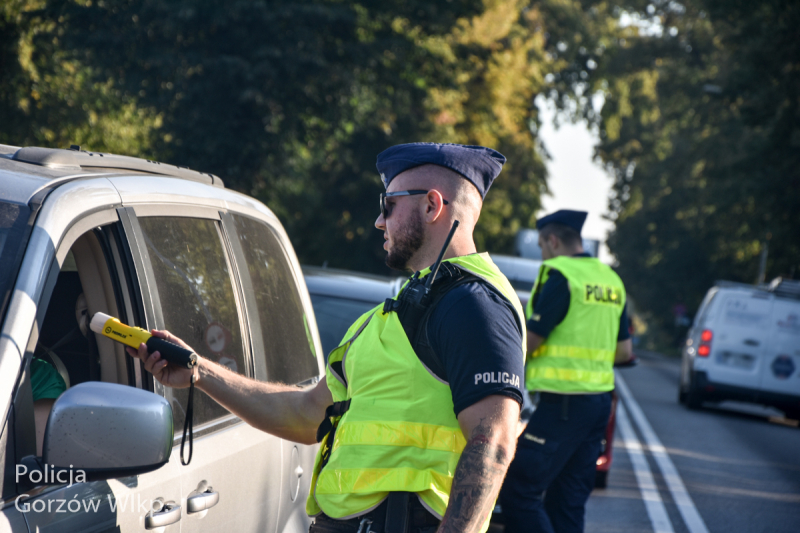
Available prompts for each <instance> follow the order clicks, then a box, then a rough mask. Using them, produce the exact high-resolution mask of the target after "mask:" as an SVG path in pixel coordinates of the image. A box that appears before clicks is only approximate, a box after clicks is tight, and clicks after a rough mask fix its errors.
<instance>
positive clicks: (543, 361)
mask: <svg viewBox="0 0 800 533" xmlns="http://www.w3.org/2000/svg"><path fill="white" fill-rule="evenodd" d="M551 270H557V271H559V272H560V273H561V274H562V275H563V276H564V277H565V278H566V279H567V283H568V285H569V291H570V301H569V310H568V311H567V316H566V317H564V320H563V321H562V322H561V323H560V324H558V325H557V326H556V327H555V328H554V329H553V331H551V332H550V335H548V337H547V339H545V341H544V343H542V345H541V346H539V348H538V349H537V350H536V351H535V352H534V353H533V354H531V355H530V356H529V357H528V360H527V362H526V365H525V386H526V388H527V389H528V390H531V391H548V392H556V393H597V392H606V391H610V390H612V389H613V388H614V370H613V366H614V353H615V352H616V348H617V335H618V333H619V320H620V317H621V316H622V310H623V308H624V307H625V287H624V286H623V284H622V281H621V280H620V279H619V276H617V274H616V273H615V272H614V271H613V270H611V268H610V267H608V266H607V265H604V264H603V263H601V262H600V261H599V260H597V259H595V258H593V257H565V256H560V257H556V258H553V259H548V260H546V261H544V262H543V263H542V266H541V270H540V271H539V277H538V279H537V282H536V285H535V286H534V288H533V291H532V293H531V299H530V302H529V304H528V308H527V316H528V317H530V316H531V315H532V313H534V309H533V300H534V295H535V294H536V293H537V290H538V289H539V288H541V286H542V285H544V283H545V281H546V280H547V279H548V277H549V274H550V271H551Z"/></svg>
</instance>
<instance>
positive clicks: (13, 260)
mask: <svg viewBox="0 0 800 533" xmlns="http://www.w3.org/2000/svg"><path fill="white" fill-rule="evenodd" d="M30 214H31V211H30V209H29V208H28V206H27V205H19V204H11V203H6V202H0V298H1V299H0V317H1V316H3V315H4V314H5V310H6V305H8V300H9V296H10V294H11V288H12V286H13V284H14V280H15V279H16V274H17V269H18V268H19V263H20V261H21V260H22V254H21V253H20V251H21V250H22V247H23V245H24V239H25V238H26V235H27V232H26V229H27V225H28V218H29V217H30Z"/></svg>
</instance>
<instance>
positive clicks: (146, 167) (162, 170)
mask: <svg viewBox="0 0 800 533" xmlns="http://www.w3.org/2000/svg"><path fill="white" fill-rule="evenodd" d="M11 159H13V160H14V161H20V162H22V163H31V164H34V165H40V166H43V167H48V168H56V169H64V170H69V169H72V168H74V169H76V170H77V169H86V168H91V169H108V170H135V171H138V172H147V173H149V174H156V175H160V176H170V177H174V178H181V179H185V180H191V181H197V182H200V183H206V184H208V185H214V186H216V187H225V183H224V182H223V181H222V179H220V178H219V177H218V176H215V175H214V174H208V173H205V172H198V171H196V170H192V169H190V168H189V167H180V166H175V165H169V164H167V163H160V162H158V161H152V160H150V159H139V158H138V157H129V156H125V155H116V154H106V153H101V152H89V151H87V150H81V147H80V146H77V145H74V144H73V145H72V146H71V147H70V148H69V149H68V150H63V149H60V148H40V147H37V146H28V147H25V148H20V149H19V150H17V151H16V152H15V153H14V155H13V156H12V157H11Z"/></svg>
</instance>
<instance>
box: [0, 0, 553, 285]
mask: <svg viewBox="0 0 800 533" xmlns="http://www.w3.org/2000/svg"><path fill="white" fill-rule="evenodd" d="M528 4H529V2H528V1H527V0H486V1H485V2H481V1H475V0H472V1H464V2H451V1H447V2H423V1H397V0H389V1H385V0H384V1H380V2H378V1H374V0H367V1H364V2H361V3H343V2H340V1H336V0H306V1H301V2H296V1H295V2H284V1H255V2H254V1H249V0H248V1H232V2H226V3H219V2H211V1H208V0H184V1H178V2H165V1H163V0H143V1H136V2H134V1H130V0H37V1H35V0H28V1H27V2H26V1H23V0H19V3H18V5H17V8H16V10H15V13H14V17H10V18H7V19H6V20H8V21H9V22H7V27H9V28H10V29H12V30H14V32H16V34H15V36H10V38H9V39H7V40H6V41H7V42H6V45H5V48H4V49H3V50H4V55H3V57H4V58H5V59H7V60H8V61H9V64H13V67H14V68H15V69H16V70H17V71H18V72H19V75H16V74H15V76H17V78H16V79H15V80H14V81H13V82H11V83H7V84H4V89H10V90H11V91H12V92H13V93H14V94H12V95H9V96H7V97H6V98H5V99H4V102H3V111H0V112H10V113H12V114H13V115H14V117H15V122H14V125H13V126H11V127H8V128H4V133H5V137H4V138H5V139H6V142H12V143H17V144H20V143H34V144H44V145H49V146H64V145H67V144H69V143H70V142H81V143H82V144H84V145H88V147H90V148H91V149H114V150H115V151H118V152H122V153H126V154H130V155H146V156H148V157H154V158H159V159H162V160H166V161H169V162H173V163H177V164H183V165H190V166H192V167H193V168H198V169H202V170H204V171H209V172H213V173H215V174H218V175H220V176H221V177H223V178H224V179H225V180H226V183H227V184H228V186H230V187H232V188H234V189H237V190H240V191H242V192H245V193H247V194H251V195H255V196H256V197H258V198H260V199H262V200H263V201H264V202H265V203H266V204H267V205H269V206H270V207H271V208H272V209H273V210H274V211H275V212H276V213H277V214H278V216H279V217H280V218H281V220H282V221H283V223H284V224H285V226H286V228H287V230H288V232H289V234H290V236H291V237H292V239H293V241H294V243H295V247H296V249H297V250H298V253H299V255H300V257H301V260H303V261H306V262H309V263H317V264H319V263H322V262H328V263H329V264H330V265H331V266H340V267H349V268H357V269H361V270H373V271H375V270H379V269H382V268H384V267H383V265H382V262H383V253H382V251H381V247H380V243H381V242H382V241H381V235H380V234H379V232H378V231H376V230H375V229H374V228H373V224H374V220H375V217H376V216H377V198H376V197H377V194H378V193H379V192H380V191H381V185H380V181H379V179H378V175H377V172H376V171H375V157H376V155H377V154H378V153H379V152H380V151H382V150H383V149H385V148H387V147H389V146H391V145H393V144H397V143H401V142H412V141H420V140H421V141H439V142H459V143H467V144H483V145H487V146H491V147H493V148H496V149H498V150H500V151H501V152H503V153H504V154H505V155H506V156H508V158H509V164H508V165H507V166H506V168H505V170H504V171H503V174H502V175H501V178H500V179H499V180H498V181H497V182H496V183H495V185H494V186H493V188H492V191H491V194H490V195H489V197H488V199H487V202H486V205H485V207H484V213H483V217H482V223H481V225H480V226H479V228H478V230H477V232H476V237H477V241H478V243H479V246H481V247H483V248H487V247H488V248H491V249H494V250H510V248H511V243H512V239H513V236H514V234H515V233H516V230H517V229H518V228H519V227H525V226H528V225H529V224H530V223H531V222H532V220H533V215H534V212H535V211H536V209H537V208H538V207H539V205H540V204H539V195H540V191H541V190H542V188H543V187H544V178H545V167H544V164H543V161H542V156H541V155H540V152H539V150H538V149H537V140H536V137H535V135H534V134H533V133H532V128H534V126H535V124H536V113H535V108H533V107H532V106H531V102H532V99H533V96H534V95H535V94H536V93H538V92H540V91H541V87H542V84H543V76H544V71H545V69H546V68H547V61H546V59H545V58H544V56H543V47H544V39H543V37H542V34H541V32H540V31H536V30H535V27H536V26H537V25H541V21H540V20H539V15H538V12H537V11H536V10H535V9H531V8H530V6H529V5H528ZM4 35H5V34H4ZM9 35H10V34H9ZM25 50H30V52H29V56H31V57H32V58H33V59H31V60H30V61H28V63H31V64H32V65H33V66H32V67H25V64H26V60H25V59H24V56H25V54H26V52H25ZM14 59H18V61H16V63H15V62H14ZM65 68H71V69H72V71H71V72H66V71H65V70H64V69H65ZM43 72H47V73H48V75H50V76H51V77H50V79H52V85H49V86H47V87H44V88H43V90H39V89H37V87H38V84H40V83H41V81H40V80H41V79H42V77H43V75H42V74H41V73H43ZM65 93H68V94H65ZM30 94H39V95H44V96H42V98H43V101H42V102H40V103H39V104H37V105H38V108H36V109H33V108H32V107H31V106H30V105H27V104H21V102H23V100H24V99H25V98H28V99H29V98H30V96H29V95H30ZM9 110H10V111H9ZM53 112H55V113H56V114H59V113H60V114H61V115H58V116H54V115H53V114H52V113H53ZM64 113H67V115H64ZM100 123H102V124H106V125H108V127H106V128H105V129H103V128H102V127H99V124H100ZM26 128H33V130H34V131H33V133H30V132H28V131H27V130H26ZM126 143H127V144H126Z"/></svg>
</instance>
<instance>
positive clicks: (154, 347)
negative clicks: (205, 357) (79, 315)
mask: <svg viewBox="0 0 800 533" xmlns="http://www.w3.org/2000/svg"><path fill="white" fill-rule="evenodd" d="M89 327H90V328H91V329H92V331H94V332H95V333H98V334H100V335H104V336H106V337H108V338H109V339H112V340H115V341H117V342H121V343H122V344H125V345H127V346H130V347H131V348H133V349H135V350H138V349H139V345H140V344H141V343H145V345H146V346H147V351H148V352H150V353H153V352H159V353H161V357H163V358H164V359H166V360H167V361H169V362H170V363H173V364H176V365H178V366H182V367H186V368H192V367H194V366H195V365H196V364H197V354H196V353H194V352H192V351H191V350H187V349H186V348H181V347H180V346H178V345H177V344H174V343H171V342H169V341H167V340H164V339H159V338H158V337H154V336H153V335H151V334H150V332H148V331H145V330H143V329H142V328H134V327H132V326H128V325H126V324H123V323H122V322H120V321H119V319H117V318H114V317H113V316H109V315H107V314H105V313H95V314H94V316H93V317H92V321H91V322H90V324H89Z"/></svg>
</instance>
